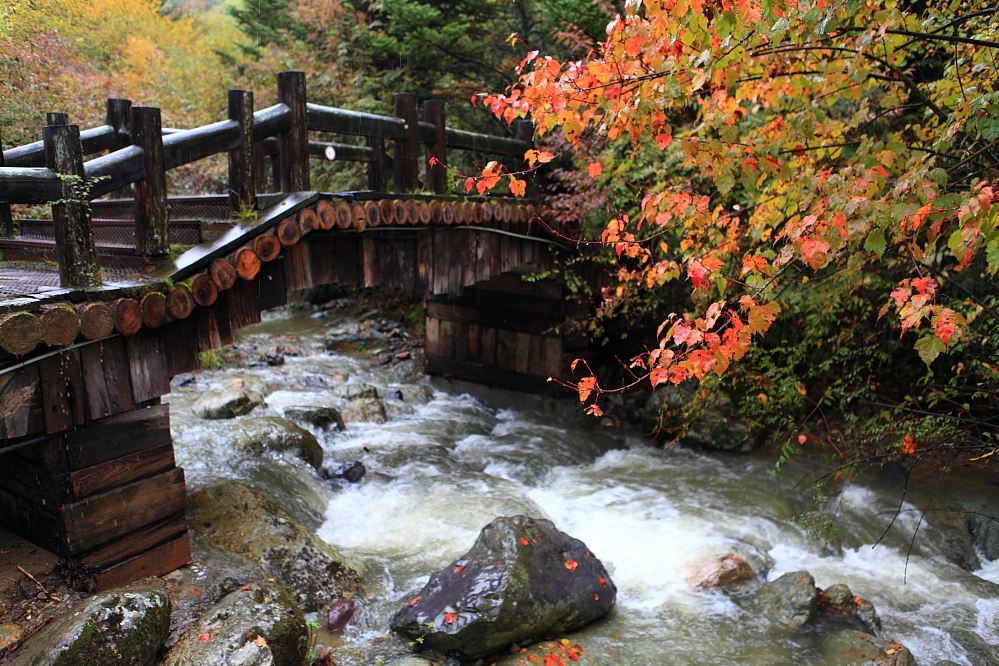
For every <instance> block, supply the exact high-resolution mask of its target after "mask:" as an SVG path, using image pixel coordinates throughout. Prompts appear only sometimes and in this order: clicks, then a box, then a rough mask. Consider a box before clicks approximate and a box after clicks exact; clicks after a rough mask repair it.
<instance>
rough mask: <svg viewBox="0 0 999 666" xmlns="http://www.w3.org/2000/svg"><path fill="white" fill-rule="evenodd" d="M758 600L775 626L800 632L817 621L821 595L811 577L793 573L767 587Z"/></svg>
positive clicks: (762, 589)
mask: <svg viewBox="0 0 999 666" xmlns="http://www.w3.org/2000/svg"><path fill="white" fill-rule="evenodd" d="M756 600H757V602H758V603H759V604H761V605H762V606H763V612H764V613H766V614H767V615H768V616H770V617H771V618H772V619H773V620H774V621H775V622H779V623H780V624H783V625H785V626H787V627H791V628H798V627H801V626H803V625H805V624H808V623H809V622H811V621H812V620H814V619H815V611H816V608H817V607H818V601H819V594H818V590H817V589H816V588H815V579H814V578H812V575H811V574H810V573H808V572H807V571H792V572H790V573H786V574H784V575H783V576H781V577H779V578H777V579H776V580H772V581H770V582H768V583H764V584H763V587H761V588H760V591H759V592H757V593H756Z"/></svg>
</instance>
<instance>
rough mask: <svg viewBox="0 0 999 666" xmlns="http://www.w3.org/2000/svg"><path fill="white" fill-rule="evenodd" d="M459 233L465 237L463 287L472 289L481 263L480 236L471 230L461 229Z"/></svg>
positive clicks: (462, 267)
mask: <svg viewBox="0 0 999 666" xmlns="http://www.w3.org/2000/svg"><path fill="white" fill-rule="evenodd" d="M459 233H460V234H461V235H462V236H464V243H463V248H464V250H463V252H462V264H461V270H462V282H461V285H462V286H463V287H471V286H472V285H473V284H475V282H476V274H477V272H478V269H477V268H476V266H477V264H478V262H479V250H478V244H479V241H478V236H479V234H478V233H477V232H475V231H472V230H471V229H461V230H459Z"/></svg>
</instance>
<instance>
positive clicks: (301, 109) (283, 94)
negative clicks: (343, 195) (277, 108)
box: [278, 72, 309, 192]
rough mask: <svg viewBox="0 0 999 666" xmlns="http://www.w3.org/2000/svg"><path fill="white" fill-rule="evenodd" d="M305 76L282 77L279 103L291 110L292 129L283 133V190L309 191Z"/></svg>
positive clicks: (303, 73)
mask: <svg viewBox="0 0 999 666" xmlns="http://www.w3.org/2000/svg"><path fill="white" fill-rule="evenodd" d="M305 94H306V91H305V72H281V73H280V74H278V101H279V102H281V103H283V104H287V105H288V108H289V109H291V127H290V128H289V129H288V131H287V132H282V133H281V189H282V191H284V192H304V191H307V190H308V189H309V126H308V124H307V123H308V120H307V118H306V107H305V104H306V96H305Z"/></svg>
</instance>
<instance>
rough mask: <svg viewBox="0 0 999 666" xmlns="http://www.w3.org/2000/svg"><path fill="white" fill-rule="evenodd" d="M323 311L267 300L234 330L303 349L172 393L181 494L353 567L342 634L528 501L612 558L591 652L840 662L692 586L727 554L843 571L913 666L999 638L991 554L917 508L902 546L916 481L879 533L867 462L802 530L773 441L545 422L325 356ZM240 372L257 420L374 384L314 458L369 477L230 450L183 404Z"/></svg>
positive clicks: (626, 665) (815, 640) (798, 498)
mask: <svg viewBox="0 0 999 666" xmlns="http://www.w3.org/2000/svg"><path fill="white" fill-rule="evenodd" d="M328 323H329V320H328V319H312V318H310V317H309V315H308V314H307V313H305V314H303V313H300V314H292V313H289V312H286V311H281V312H278V313H276V314H270V315H268V317H267V320H266V321H265V322H264V323H262V324H259V325H257V326H254V327H250V328H248V329H244V330H243V331H241V333H240V335H239V341H238V342H239V343H240V344H242V345H254V344H256V345H259V346H261V347H264V346H266V345H274V344H276V343H277V344H284V345H287V346H289V347H294V349H295V351H297V352H298V354H299V355H298V356H288V357H287V362H286V363H285V364H284V365H280V366H276V367H270V366H266V365H264V366H260V367H255V368H249V369H235V370H218V371H201V372H199V373H194V374H192V375H185V376H182V377H178V378H176V379H175V384H174V386H175V388H174V392H173V393H171V394H170V395H169V396H167V398H166V399H167V400H169V401H170V402H171V419H172V428H173V431H174V442H175V446H176V455H177V460H178V464H179V465H181V466H183V467H184V468H185V470H186V474H187V479H188V484H189V487H190V488H191V489H192V490H196V489H198V488H201V487H205V486H207V485H212V484H214V483H217V482H219V481H222V480H226V479H231V478H234V479H240V480H242V481H244V482H245V483H247V484H248V485H250V486H252V487H254V488H256V489H257V490H259V491H260V492H262V493H264V494H265V495H267V496H269V497H271V498H272V499H274V500H275V501H277V502H278V503H279V504H281V505H282V506H283V507H284V508H285V509H286V510H288V511H289V512H290V513H292V515H294V516H295V517H296V518H298V519H299V520H301V521H303V522H304V523H305V524H306V525H308V526H310V527H311V528H313V529H315V530H316V532H317V534H318V535H319V536H320V537H321V538H322V539H324V540H326V541H327V542H329V543H330V544H332V545H334V546H336V547H337V548H338V549H340V550H341V551H342V552H344V553H345V554H347V555H348V557H350V558H351V559H352V560H353V562H355V563H356V566H357V567H359V570H360V571H361V572H362V574H363V576H364V590H365V591H364V596H363V598H362V602H361V604H360V612H359V613H358V615H357V616H356V619H355V621H354V623H355V627H356V629H357V631H356V632H355V634H354V635H353V637H352V639H351V640H355V641H365V640H372V639H374V638H376V637H378V636H379V635H382V634H384V633H385V632H386V631H387V625H388V618H389V616H390V615H391V614H392V613H393V612H394V611H395V610H396V609H397V608H398V607H399V605H400V603H401V601H402V600H406V599H409V598H411V597H412V596H415V594H416V593H417V592H418V591H419V589H420V588H421V587H422V585H423V584H424V583H425V582H426V581H427V579H428V576H429V575H430V574H431V573H432V572H434V571H436V570H438V569H440V568H442V567H444V566H446V565H447V564H448V563H450V562H451V561H452V560H454V559H455V558H457V557H458V556H459V555H461V554H462V553H464V552H465V551H466V550H467V549H468V548H469V547H470V546H471V545H472V543H473V541H474V540H475V538H476V536H477V534H478V532H479V530H480V529H481V528H482V527H483V526H484V525H486V524H487V523H488V522H490V521H491V520H492V519H493V518H495V517H497V516H504V515H514V514H527V515H531V516H536V517H545V518H549V519H551V520H553V521H554V522H555V524H556V526H558V527H559V528H560V529H561V530H563V531H565V532H567V533H568V534H570V535H572V536H574V537H576V538H579V539H581V540H582V541H584V542H585V543H586V544H587V546H588V547H589V548H590V550H591V551H592V552H593V553H595V554H596V556H597V557H598V558H600V559H601V560H602V561H603V563H604V564H605V565H606V566H607V568H608V570H609V571H610V572H611V575H612V577H613V580H614V582H615V583H616V584H617V586H618V591H619V596H618V600H617V605H616V609H615V611H614V612H613V613H612V615H611V616H610V617H609V618H608V619H607V620H605V621H602V622H600V623H598V624H596V625H594V626H592V627H590V628H588V629H586V630H584V631H583V632H581V633H580V634H577V635H576V636H574V637H573V639H574V640H575V641H577V642H579V643H580V644H581V645H582V646H583V647H584V649H586V650H587V651H589V652H590V653H591V654H594V653H595V654H599V655H600V662H599V663H602V664H605V665H618V666H651V665H654V664H676V665H681V664H682V665H686V666H712V665H719V666H721V665H729V664H740V665H743V666H748V665H752V666H764V665H767V666H769V665H774V666H776V665H785V664H787V665H790V664H794V665H814V666H839V664H836V663H834V661H831V660H830V657H828V656H827V655H826V654H825V653H824V649H823V640H822V636H821V635H819V634H816V633H809V632H804V633H802V632H798V633H789V632H783V631H780V630H775V629H773V628H772V627H771V626H770V625H768V624H767V623H766V622H764V621H763V620H762V618H761V617H760V616H759V614H758V613H756V612H755V611H754V610H753V607H752V605H751V604H750V603H748V601H747V600H746V599H741V598H738V597H731V596H727V595H726V594H724V593H721V592H716V591H703V590H694V589H691V587H690V585H689V584H688V583H687V582H686V580H685V578H686V576H687V575H688V574H689V572H690V569H691V567H692V566H694V565H695V564H697V563H698V562H702V561H704V560H705V559H707V558H710V557H712V556H715V555H722V554H726V553H734V554H736V555H738V556H740V557H742V558H743V559H744V560H746V561H747V562H748V563H750V564H751V565H752V567H753V568H754V570H755V571H757V572H762V573H765V575H766V577H767V578H768V579H773V578H775V577H777V576H778V575H780V574H782V573H785V572H789V571H796V570H800V569H805V570H808V571H809V572H811V573H812V575H813V576H814V577H815V580H816V584H817V585H818V586H819V587H823V588H824V587H827V586H829V585H832V584H834V583H844V584H846V585H848V586H849V587H850V588H851V590H852V591H853V592H854V594H857V595H861V596H863V597H865V598H868V599H870V600H871V601H873V602H874V604H875V606H876V608H877V610H878V613H879V614H880V616H881V618H882V621H883V624H884V629H883V631H882V632H881V634H880V635H881V636H883V637H887V638H892V639H894V640H897V641H899V642H901V643H902V644H903V645H905V646H907V647H908V648H909V649H910V650H911V651H912V653H913V655H914V656H915V657H916V659H917V661H918V662H919V664H920V665H921V666H930V665H932V664H934V663H935V662H936V661H938V660H942V659H950V660H953V661H955V662H957V663H959V664H962V665H964V666H979V664H982V663H987V662H984V661H982V659H983V656H982V655H985V654H989V653H990V652H991V651H992V650H996V647H995V646H996V645H999V627H997V626H996V625H997V613H999V586H997V585H996V584H995V583H994V582H990V580H991V581H996V582H999V563H995V562H994V563H986V564H985V565H984V567H983V569H982V570H980V571H978V572H976V573H975V574H972V573H968V572H965V571H963V570H961V569H960V568H958V567H957V566H955V565H953V564H951V563H949V562H947V561H946V559H945V557H944V549H945V547H946V539H947V534H946V533H945V532H944V531H941V530H938V529H936V527H934V526H933V525H932V523H929V522H927V521H922V524H921V526H920V531H919V535H918V537H917V539H916V541H915V546H914V547H912V548H911V550H910V542H911V540H912V535H913V531H914V529H915V528H916V527H917V524H919V523H920V513H921V512H920V511H919V508H920V507H921V506H923V504H924V503H925V500H926V498H927V497H928V495H926V493H927V492H929V491H926V490H922V491H911V490H910V492H909V493H908V495H907V496H906V501H905V502H904V503H903V504H902V505H901V509H902V510H901V513H899V515H898V517H897V519H896V520H895V521H894V524H893V525H892V527H891V528H890V529H889V530H888V531H887V533H884V532H885V529H886V527H887V526H888V525H889V524H890V523H891V521H892V517H893V515H894V514H895V509H896V508H898V507H899V499H900V493H901V486H900V484H899V481H898V479H894V478H888V477H883V476H878V475H869V476H862V477H861V478H859V479H857V480H855V481H854V482H853V483H852V484H850V485H848V486H845V487H836V488H835V489H833V494H834V496H835V497H836V498H837V499H839V500H841V502H840V505H839V506H840V508H839V512H838V516H837V519H836V530H837V536H835V537H834V538H833V539H832V540H831V541H828V542H827V541H820V540H816V539H815V538H813V537H812V536H811V535H809V534H808V532H807V531H806V530H805V529H804V528H803V527H802V526H801V525H800V524H799V523H798V522H795V520H794V518H795V516H797V515H799V514H800V513H801V512H803V511H804V510H805V509H806V508H807V506H808V501H809V497H810V490H809V485H810V484H809V483H808V482H807V481H805V482H802V480H803V479H805V478H807V477H808V473H809V472H810V471H811V468H809V467H808V466H807V465H806V464H805V463H803V462H801V463H795V464H792V465H790V466H788V467H787V468H785V469H784V470H783V471H782V472H781V473H780V474H777V475H772V474H771V472H772V470H773V466H774V456H773V454H771V453H756V454H750V455H736V454H731V455H719V454H705V453H700V452H696V451H690V450H684V449H680V448H674V449H672V450H663V449H661V448H655V447H652V446H649V445H648V444H647V443H646V442H644V441H643V440H642V439H641V438H640V437H638V436H637V435H626V434H621V433H618V432H616V430H615V432H614V433H613V434H612V435H609V434H608V433H606V432H603V431H604V430H606V429H603V428H600V427H599V426H597V425H595V423H596V422H595V421H591V422H584V423H583V424H579V423H575V422H573V421H570V420H562V419H559V418H557V417H556V416H554V415H553V413H552V412H551V411H550V409H548V408H547V407H546V403H544V402H541V401H539V402H537V403H536V404H535V405H534V406H532V403H531V402H530V401H526V400H525V401H522V402H523V405H521V406H518V407H509V406H506V407H497V406H493V405H491V404H489V403H488V402H485V401H482V400H479V399H476V398H473V397H471V396H470V395H467V394H461V393H455V392H444V391H440V390H436V389H434V388H433V387H432V386H431V385H430V383H429V382H428V380H427V379H426V378H425V377H423V376H422V375H420V374H418V373H417V372H415V371H414V368H415V367H416V366H415V365H414V363H413V362H412V361H404V362H401V363H396V364H393V365H391V366H388V367H380V366H378V365H377V364H375V363H373V362H372V361H371V360H370V357H367V356H366V355H364V354H360V353H348V352H342V353H334V352H327V351H326V350H325V348H324V347H323V345H322V344H321V336H322V334H323V332H324V330H325V326H326V325H327V324H328ZM234 373H241V374H243V375H246V374H251V375H254V376H256V377H259V378H260V379H262V380H263V381H264V382H265V383H266V386H267V390H268V391H269V392H270V393H269V395H268V398H267V400H268V405H267V407H266V408H261V409H258V410H256V411H255V412H253V414H252V416H261V415H281V414H282V413H283V409H285V408H287V407H290V406H296V405H306V404H321V403H323V402H324V401H326V402H328V401H329V386H330V385H331V384H333V383H343V382H346V383H347V384H368V385H371V386H374V387H376V388H377V390H378V393H379V395H380V396H382V398H383V401H384V403H385V406H386V411H387V414H388V421H387V422H386V423H384V424H374V423H354V424H350V425H349V427H348V428H347V430H346V431H344V432H336V431H335V430H334V431H332V432H324V431H318V430H314V433H315V434H316V435H317V436H318V437H319V439H320V442H321V444H322V446H323V448H324V450H325V456H326V463H325V465H326V466H327V467H331V468H335V467H336V465H337V463H339V462H346V461H350V460H360V461H362V462H363V463H364V465H365V466H366V468H367V470H368V473H367V476H366V477H365V479H364V480H363V481H362V482H361V483H359V484H356V485H349V484H347V485H345V486H344V487H342V488H336V489H334V488H331V487H330V485H329V484H328V482H326V481H324V480H323V479H322V478H320V477H319V475H317V474H316V472H315V471H314V470H313V469H312V468H311V467H309V466H308V465H306V464H305V463H303V462H302V461H300V460H299V459H297V458H295V457H294V456H291V455H284V456H281V455H274V456H263V457H257V456H252V455H244V454H239V453H237V452H236V451H234V450H233V448H232V447H231V446H230V445H228V442H229V441H230V439H231V436H230V435H231V430H232V429H233V428H238V424H239V419H234V420H228V421H206V420H202V419H199V418H197V417H196V416H194V415H193V414H192V413H191V411H190V405H191V402H192V400H193V398H194V396H195V395H196V394H197V393H198V391H200V390H202V389H206V388H211V387H216V386H220V385H224V384H225V383H226V382H229V381H231V379H232V377H233V374H234ZM500 402H502V401H500ZM525 405H526V406H525ZM934 483H935V479H934ZM933 485H934V484H933V483H931V484H929V487H930V489H932V487H933ZM940 492H941V493H942V495H944V496H947V495H948V494H951V495H953V494H954V493H958V492H960V493H961V495H960V497H961V499H963V500H965V501H973V500H981V501H989V500H988V494H989V492H990V490H989V487H988V486H985V485H984V484H982V485H975V484H973V483H970V482H968V481H966V480H964V481H960V482H959V481H957V480H953V481H952V480H950V479H947V480H945V482H944V483H943V484H942V490H941V491H940ZM883 533H884V534H883ZM882 534H883V536H882ZM875 543H876V544H877V545H876V546H875V545H874V544H875ZM305 610H309V609H305ZM984 658H987V657H984Z"/></svg>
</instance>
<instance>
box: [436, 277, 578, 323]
mask: <svg viewBox="0 0 999 666" xmlns="http://www.w3.org/2000/svg"><path fill="white" fill-rule="evenodd" d="M454 300H455V302H456V303H458V304H459V305H460V306H462V307H466V308H469V309H470V310H484V311H487V312H494V313H496V314H497V315H499V314H501V313H502V314H503V315H504V316H508V317H510V318H511V319H514V320H517V319H524V320H530V319H543V320H546V321H550V322H554V323H558V324H561V323H562V322H563V321H565V304H564V303H563V302H562V301H561V300H550V299H547V298H532V297H529V296H523V295H520V294H507V293H503V292H496V291H484V290H481V289H479V288H478V285H476V286H475V287H469V288H468V289H466V290H465V292H464V293H463V294H462V295H461V297H460V298H456V299H454Z"/></svg>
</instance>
